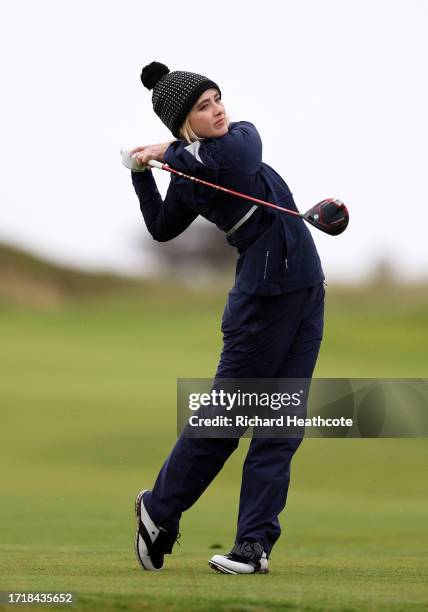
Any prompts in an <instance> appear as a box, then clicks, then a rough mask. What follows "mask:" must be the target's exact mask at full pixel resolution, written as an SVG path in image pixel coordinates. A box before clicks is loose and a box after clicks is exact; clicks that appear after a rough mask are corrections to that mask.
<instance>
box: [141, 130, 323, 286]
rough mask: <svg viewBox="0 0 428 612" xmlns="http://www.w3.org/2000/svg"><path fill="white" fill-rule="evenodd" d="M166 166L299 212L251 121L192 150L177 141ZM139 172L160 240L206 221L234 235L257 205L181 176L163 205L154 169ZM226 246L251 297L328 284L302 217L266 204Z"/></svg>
mask: <svg viewBox="0 0 428 612" xmlns="http://www.w3.org/2000/svg"><path fill="white" fill-rule="evenodd" d="M164 160H165V162H166V163H167V164H168V165H169V166H171V167H172V168H175V169H176V170H180V171H182V172H185V173H186V174H191V175H193V176H196V177H199V178H203V179H205V180H207V181H210V182H212V183H216V184H218V185H222V186H224V187H229V188H230V189H233V190H235V191H239V192H241V193H244V194H247V195H251V196H253V197H255V198H259V199H262V200H266V201H268V202H272V203H274V204H277V205H280V206H282V207H284V208H288V209H290V210H295V211H297V207H296V205H295V203H294V200H293V196H292V194H291V191H290V189H289V188H288V186H287V184H286V183H285V182H284V180H283V179H282V178H281V177H280V176H279V174H278V173H277V172H275V170H274V169H273V168H271V167H270V166H268V165H267V164H265V163H263V162H262V142H261V139H260V136H259V134H258V132H257V130H256V128H255V127H254V125H253V124H252V123H249V122H248V121H238V122H236V123H231V124H230V126H229V131H228V133H227V134H225V135H224V136H221V137H218V138H204V139H202V140H200V141H198V142H196V143H192V144H191V145H188V144H187V143H186V142H185V141H183V140H177V141H175V142H173V143H172V144H171V145H170V146H169V147H168V149H167V151H166V153H165V156H164ZM131 174H132V182H133V185H134V188H135V191H136V193H137V196H138V199H139V201H140V208H141V212H142V214H143V217H144V220H145V223H146V225H147V229H148V230H149V232H150V234H151V235H152V237H153V238H154V239H155V240H159V241H166V240H171V239H172V238H175V237H176V236H178V235H179V234H181V232H183V231H184V230H185V229H186V228H187V227H188V226H189V225H190V224H191V223H192V222H193V221H194V220H195V219H196V217H197V216H198V215H202V216H203V217H205V218H206V219H208V220H209V221H212V222H213V223H215V225H216V226H217V227H218V228H219V229H220V230H222V231H224V232H227V231H229V230H230V229H231V228H232V227H233V226H234V225H235V224H236V223H237V222H238V221H239V220H240V219H241V218H242V217H243V216H244V215H245V214H246V213H247V212H248V211H249V210H250V209H251V207H252V206H253V203H252V202H250V201H248V200H245V199H243V198H238V197H237V196H232V195H229V194H226V193H223V192H221V191H217V190H215V189H212V188H210V187H205V186H203V185H198V184H197V183H194V182H193V181H190V180H189V179H184V178H181V177H177V176H174V175H171V182H170V184H169V187H168V191H167V194H166V197H165V201H164V202H163V201H162V198H161V196H160V194H159V191H158V189H157V186H156V183H155V180H154V178H153V175H152V171H151V170H146V171H145V172H132V173H131ZM226 240H227V241H228V242H229V244H231V245H232V246H234V247H236V249H237V250H238V253H239V258H238V261H237V265H236V279H235V286H236V287H237V288H238V289H240V290H241V291H243V292H244V293H250V294H258V295H278V294H281V293H287V292H291V291H298V290H300V289H304V288H306V287H311V286H313V285H316V284H318V283H320V282H322V281H323V280H324V274H323V271H322V268H321V262H320V259H319V256H318V253H317V250H316V247H315V244H314V241H313V239H312V236H311V233H310V231H309V229H308V228H307V227H306V224H305V222H304V221H303V220H302V219H301V218H299V217H295V216H293V215H288V214H286V213H282V212H281V211H278V210H275V209H273V208H269V207H267V206H263V205H259V206H258V209H257V210H256V211H255V212H254V213H253V214H252V215H251V216H250V217H249V219H248V220H247V221H246V222H245V223H243V225H241V226H240V227H239V228H238V229H237V230H236V231H235V232H233V233H232V234H230V235H229V236H227V237H226Z"/></svg>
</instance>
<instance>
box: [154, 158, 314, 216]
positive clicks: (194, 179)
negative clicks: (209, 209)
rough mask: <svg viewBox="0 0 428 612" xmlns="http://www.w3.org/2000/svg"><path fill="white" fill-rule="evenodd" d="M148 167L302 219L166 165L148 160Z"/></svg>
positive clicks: (274, 205) (299, 214) (284, 209)
mask: <svg viewBox="0 0 428 612" xmlns="http://www.w3.org/2000/svg"><path fill="white" fill-rule="evenodd" d="M148 164H149V166H152V167H153V168H159V170H166V171H167V172H171V174H176V175H177V176H181V177H183V178H186V179H190V180H191V181H194V182H195V183H200V184H201V185H206V186H207V187H212V188H213V189H218V190H219V191H224V192H225V193H230V194H231V195H234V196H238V197H239V198H245V199H246V200H250V201H251V202H256V204H263V205H264V206H270V207H271V208H277V209H278V210H281V211H282V212H286V213H289V214H290V215H294V216H296V217H303V215H302V214H301V213H298V212H296V211H295V210H289V209H288V208H282V206H278V205H277V204H272V203H271V202H265V200H259V199H258V198H253V197H252V196H249V195H245V193H239V191H234V190H233V189H228V188H227V187H221V186H220V185H215V184H214V183H209V182H208V181H204V180H202V179H199V178H196V177H195V176H190V175H189V174H184V173H183V172H179V171H178V170H174V168H171V167H170V166H168V164H163V163H162V162H158V161H156V160H150V161H149V162H148Z"/></svg>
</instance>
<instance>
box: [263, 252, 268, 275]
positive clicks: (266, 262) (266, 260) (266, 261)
mask: <svg viewBox="0 0 428 612" xmlns="http://www.w3.org/2000/svg"><path fill="white" fill-rule="evenodd" d="M268 259H269V251H266V259H265V271H264V273H263V280H266V271H267V265H268Z"/></svg>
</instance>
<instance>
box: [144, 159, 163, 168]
mask: <svg viewBox="0 0 428 612" xmlns="http://www.w3.org/2000/svg"><path fill="white" fill-rule="evenodd" d="M148 165H149V166H152V168H159V170H162V167H163V164H162V162H159V161H157V160H156V159H151V160H150V161H149V162H148Z"/></svg>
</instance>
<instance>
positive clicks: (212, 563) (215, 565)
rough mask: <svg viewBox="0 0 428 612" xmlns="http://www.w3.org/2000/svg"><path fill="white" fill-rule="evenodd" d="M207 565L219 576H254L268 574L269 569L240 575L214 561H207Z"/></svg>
mask: <svg viewBox="0 0 428 612" xmlns="http://www.w3.org/2000/svg"><path fill="white" fill-rule="evenodd" d="M208 565H209V566H210V567H211V568H212V569H213V570H215V571H216V572H220V574H233V575H234V576H254V574H269V569H264V570H259V571H257V572H251V573H248V574H241V572H234V571H233V570H231V569H229V568H228V567H224V565H220V564H219V563H216V562H215V561H208Z"/></svg>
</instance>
